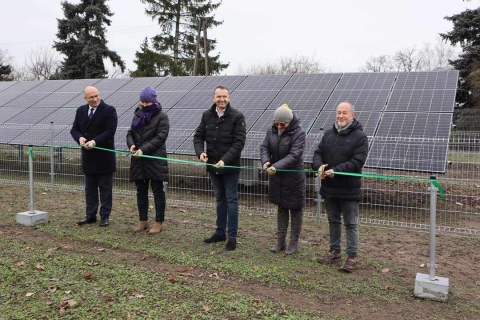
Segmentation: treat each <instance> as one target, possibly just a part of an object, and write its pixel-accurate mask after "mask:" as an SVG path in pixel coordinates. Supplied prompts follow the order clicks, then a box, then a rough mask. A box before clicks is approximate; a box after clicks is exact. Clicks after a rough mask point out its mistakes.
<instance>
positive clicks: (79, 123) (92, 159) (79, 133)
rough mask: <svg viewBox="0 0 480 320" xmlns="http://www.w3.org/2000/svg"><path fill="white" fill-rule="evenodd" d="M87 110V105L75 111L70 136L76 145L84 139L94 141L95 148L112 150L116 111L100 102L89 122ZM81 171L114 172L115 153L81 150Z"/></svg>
mask: <svg viewBox="0 0 480 320" xmlns="http://www.w3.org/2000/svg"><path fill="white" fill-rule="evenodd" d="M89 108H90V107H89V105H88V104H86V105H83V106H81V107H79V108H78V109H77V113H76V114H75V120H74V121H73V126H72V129H71V130H70V134H71V135H72V137H73V139H74V140H75V141H76V142H77V143H79V139H80V138H81V137H84V138H85V139H87V141H90V140H95V144H96V147H100V148H105V149H112V150H114V149H115V141H114V136H115V131H116V130H117V120H118V119H117V111H116V110H115V108H114V107H112V106H110V105H108V104H106V103H105V102H103V100H102V101H100V104H99V106H98V107H97V109H96V110H95V113H94V114H93V117H92V120H90V119H89V118H88V110H89ZM82 169H83V173H84V174H98V173H111V172H114V171H115V169H116V165H115V153H114V152H110V151H103V150H98V149H90V150H86V149H85V148H82Z"/></svg>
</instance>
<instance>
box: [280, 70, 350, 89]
mask: <svg viewBox="0 0 480 320" xmlns="http://www.w3.org/2000/svg"><path fill="white" fill-rule="evenodd" d="M341 76H342V74H341V73H323V74H294V75H293V76H292V77H291V78H290V79H289V80H288V82H287V83H286V84H285V86H284V87H283V89H282V91H285V90H288V91H290V90H293V91H300V90H301V91H323V90H326V91H331V90H333V88H334V87H335V85H336V84H337V82H338V81H339V80H340V77H341Z"/></svg>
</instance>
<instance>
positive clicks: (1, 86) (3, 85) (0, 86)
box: [0, 81, 18, 92]
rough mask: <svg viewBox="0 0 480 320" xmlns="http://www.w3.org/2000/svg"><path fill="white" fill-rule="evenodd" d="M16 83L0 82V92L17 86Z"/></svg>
mask: <svg viewBox="0 0 480 320" xmlns="http://www.w3.org/2000/svg"><path fill="white" fill-rule="evenodd" d="M17 83H18V81H1V82H0V92H2V91H3V90H5V89H7V88H9V87H11V86H13V85H15V84H17Z"/></svg>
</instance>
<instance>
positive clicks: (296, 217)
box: [285, 209, 303, 255]
mask: <svg viewBox="0 0 480 320" xmlns="http://www.w3.org/2000/svg"><path fill="white" fill-rule="evenodd" d="M290 215H291V218H290V221H291V222H290V223H291V228H290V243H289V244H288V247H287V250H285V254H287V255H291V254H295V253H297V252H298V238H299V237H300V231H301V230H302V220H303V211H302V209H300V210H290Z"/></svg>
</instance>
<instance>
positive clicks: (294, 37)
mask: <svg viewBox="0 0 480 320" xmlns="http://www.w3.org/2000/svg"><path fill="white" fill-rule="evenodd" d="M1 2H2V6H1V8H2V19H0V30H1V32H0V49H7V50H8V51H9V54H10V56H13V57H14V62H15V64H16V65H22V64H24V60H25V56H26V54H27V53H28V52H29V51H31V50H34V49H36V48H38V47H39V46H42V45H48V46H51V45H52V44H53V41H54V40H55V39H56V37H55V34H56V32H57V20H56V19H57V18H63V12H62V10H61V5H60V3H61V1H59V0H18V1H7V0H1ZM70 2H72V3H77V2H78V1H70ZM107 4H108V5H109V6H110V9H111V11H112V12H113V13H114V16H113V17H112V18H111V19H112V25H111V26H110V27H108V34H107V39H108V41H109V44H108V46H109V48H110V49H111V50H114V51H117V53H118V54H119V55H120V56H121V57H122V59H124V60H125V62H126V64H127V68H128V69H130V70H132V71H133V70H135V69H136V65H135V64H134V63H133V59H134V57H135V52H136V51H137V50H139V48H140V44H141V43H142V41H143V39H144V38H145V37H149V38H150V37H152V36H154V35H155V34H157V33H159V32H158V31H159V29H158V25H156V24H155V23H154V22H152V20H151V18H150V17H148V16H146V15H145V5H144V4H142V3H141V1H140V0H110V1H108V2H107ZM478 6H480V1H478V0H472V1H470V2H464V1H462V0H392V1H389V0H362V1H360V0H335V1H320V0H296V1H292V0H224V1H223V4H222V5H221V6H220V7H219V9H218V10H217V11H216V18H217V19H218V20H223V21H224V24H223V25H221V26H219V27H217V28H216V29H213V30H211V31H209V37H211V38H216V39H217V41H218V47H217V51H219V52H220V53H221V55H220V57H221V60H222V61H223V62H229V63H230V67H229V68H228V69H227V70H224V72H223V73H224V74H235V73H236V72H237V71H238V68H239V66H243V67H249V66H250V65H252V64H257V65H258V64H263V63H267V62H275V61H279V59H280V57H286V56H293V55H295V54H298V55H309V56H312V55H314V56H315V57H316V58H317V59H318V60H319V61H321V63H322V65H323V66H324V67H325V70H326V71H327V72H355V71H358V70H359V68H360V67H361V66H362V65H363V64H364V62H365V61H366V60H367V59H368V58H369V57H371V56H378V55H381V54H393V53H394V52H395V51H397V50H399V49H403V48H406V47H411V46H417V47H421V46H422V45H423V44H424V43H427V42H429V43H432V44H433V43H435V41H436V38H437V35H438V34H439V33H442V32H448V31H450V30H451V29H452V24H451V23H450V22H449V21H447V20H445V19H444V17H445V16H447V15H448V16H450V15H453V14H456V13H460V12H462V11H464V10H465V9H466V8H470V9H474V8H477V7H478Z"/></svg>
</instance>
